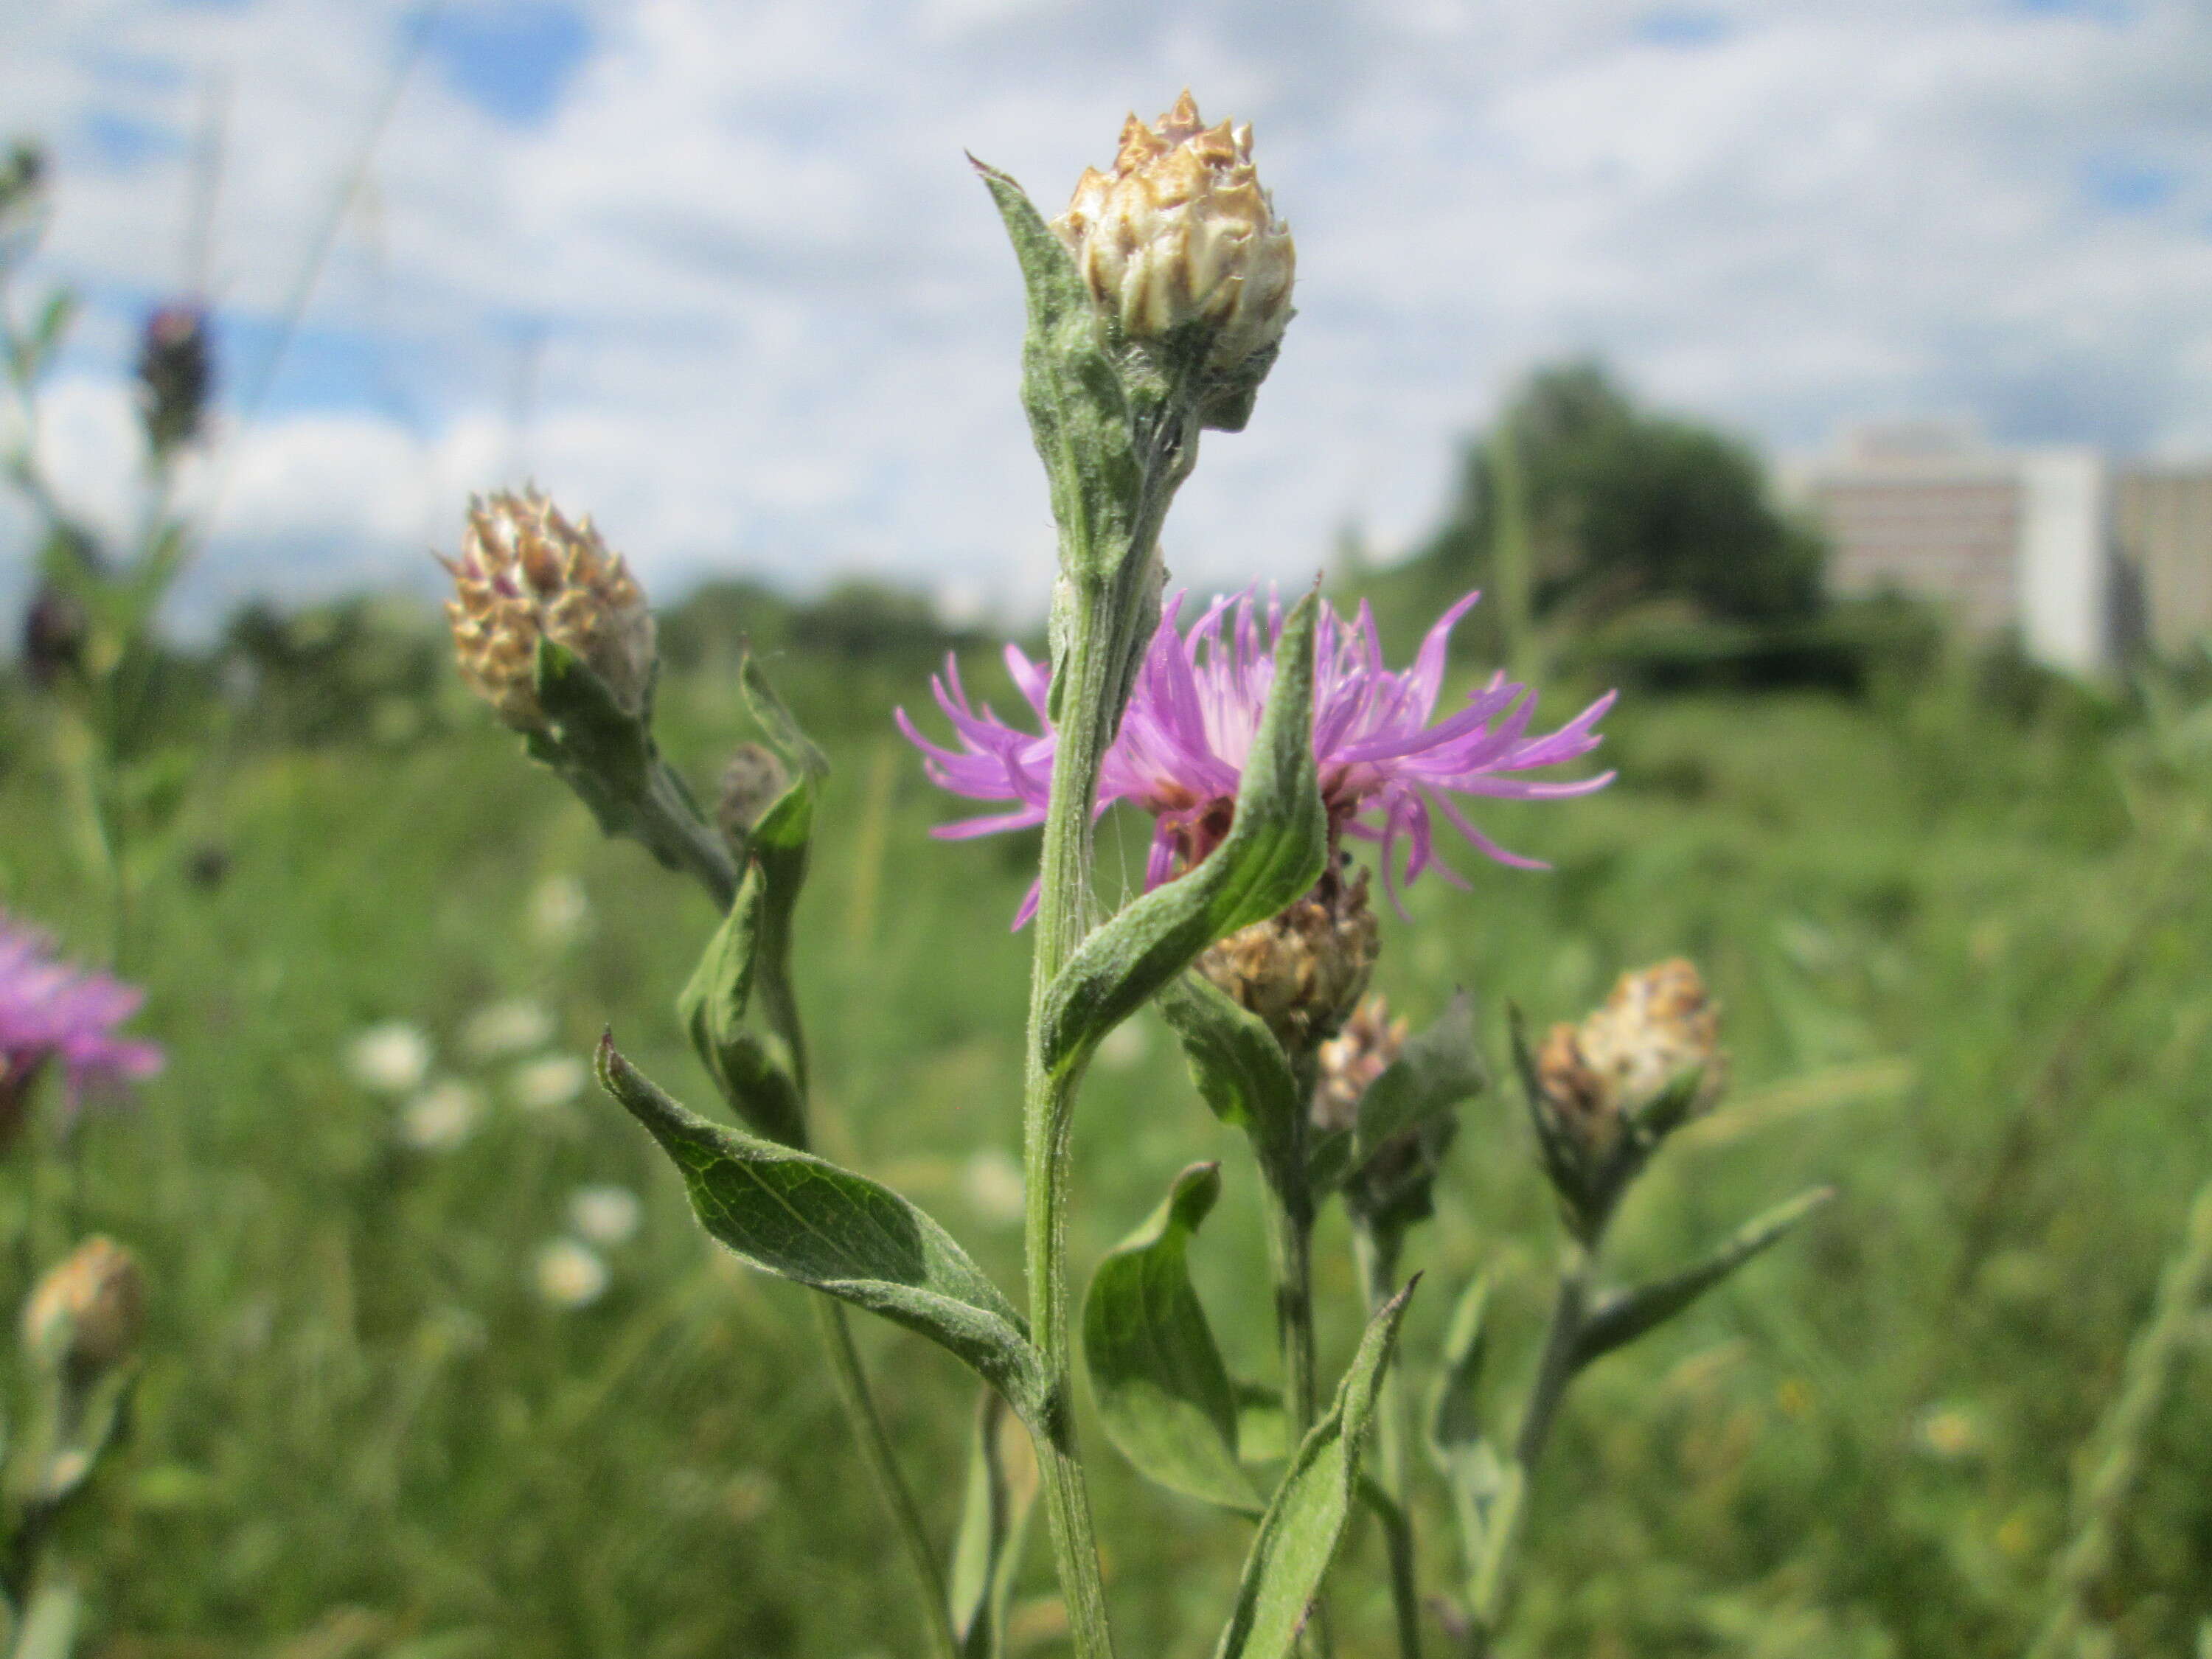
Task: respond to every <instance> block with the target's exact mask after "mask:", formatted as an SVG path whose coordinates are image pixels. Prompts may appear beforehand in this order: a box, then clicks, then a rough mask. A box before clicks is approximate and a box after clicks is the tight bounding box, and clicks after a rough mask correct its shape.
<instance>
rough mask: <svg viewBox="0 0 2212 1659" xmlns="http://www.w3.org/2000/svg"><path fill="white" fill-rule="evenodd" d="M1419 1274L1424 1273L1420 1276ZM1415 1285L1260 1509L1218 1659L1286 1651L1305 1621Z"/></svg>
mask: <svg viewBox="0 0 2212 1659" xmlns="http://www.w3.org/2000/svg"><path fill="white" fill-rule="evenodd" d="M1416 1282H1418V1281H1416ZM1412 1294H1413V1285H1410V1284H1409V1285H1407V1286H1406V1288H1405V1289H1404V1290H1402V1291H1399V1292H1398V1294H1397V1295H1396V1296H1395V1297H1392V1298H1391V1299H1390V1300H1389V1303H1387V1304H1384V1306H1383V1308H1382V1310H1380V1311H1379V1312H1377V1313H1376V1316H1375V1317H1374V1319H1373V1320H1372V1321H1371V1322H1370V1323H1369V1325H1368V1327H1367V1334H1366V1335H1365V1336H1364V1337H1362V1338H1361V1339H1360V1342H1359V1352H1358V1353H1357V1354H1356V1355H1355V1356H1353V1358H1352V1369H1351V1370H1348V1371H1346V1373H1345V1374H1344V1381H1343V1382H1342V1383H1340V1385H1339V1386H1338V1388H1337V1391H1336V1404H1335V1406H1334V1407H1333V1408H1332V1409H1331V1410H1330V1412H1329V1413H1328V1416H1327V1417H1324V1418H1323V1419H1322V1420H1321V1421H1320V1422H1318V1423H1316V1424H1315V1425H1314V1428H1313V1432H1312V1433H1310V1434H1309V1435H1308V1436H1306V1437H1305V1440H1304V1443H1302V1444H1300V1446H1299V1447H1298V1449H1297V1455H1296V1456H1294V1457H1293V1458H1292V1459H1291V1466H1290V1468H1289V1469H1288V1470H1286V1471H1285V1474H1284V1475H1283V1482H1282V1485H1280V1486H1278V1487H1277V1488H1276V1489H1275V1496H1274V1498H1273V1500H1272V1501H1271V1502H1270V1503H1269V1504H1268V1505H1267V1514H1266V1515H1265V1516H1261V1521H1260V1529H1259V1531H1258V1533H1257V1534H1255V1536H1254V1537H1253V1540H1252V1551H1251V1553H1250V1554H1249V1555H1248V1556H1247V1557H1246V1558H1245V1560H1244V1577H1243V1582H1242V1583H1239V1584H1238V1585H1237V1602H1236V1606H1235V1607H1234V1609H1233V1610H1232V1611H1231V1613H1230V1616H1229V1624H1228V1627H1227V1628H1226V1629H1225V1630H1224V1631H1223V1632H1222V1633H1221V1644H1220V1645H1219V1646H1218V1648H1216V1649H1215V1650H1214V1654H1215V1659H1284V1656H1285V1655H1287V1654H1288V1653H1289V1652H1290V1651H1291V1647H1292V1646H1293V1645H1294V1644H1296V1643H1297V1639H1298V1632H1300V1631H1301V1630H1303V1629H1304V1627H1305V1622H1306V1616H1307V1613H1308V1611H1309V1610H1310V1608H1311V1607H1312V1605H1313V1600H1314V1597H1315V1596H1316V1595H1317V1594H1319V1592H1320V1590H1321V1582H1322V1577H1323V1575H1324V1574H1326V1573H1327V1572H1328V1564H1329V1559H1330V1558H1331V1557H1332V1556H1334V1554H1335V1553H1336V1545H1337V1540H1338V1539H1339V1538H1340V1537H1341V1536H1342V1535H1343V1533H1344V1526H1345V1522H1346V1520H1348V1519H1349V1518H1350V1516H1351V1514H1352V1505H1353V1504H1354V1503H1355V1502H1357V1501H1358V1491H1359V1458H1360V1454H1361V1452H1362V1451H1363V1450H1364V1449H1365V1446H1366V1443H1367V1433H1368V1430H1369V1428H1370V1425H1371V1424H1372V1421H1373V1418H1374V1413H1375V1397H1376V1392H1377V1391H1378V1390H1379V1389H1381V1388H1382V1385H1383V1371H1384V1370H1385V1368H1386V1367H1387V1366H1388V1365H1389V1360H1390V1351H1391V1348H1392V1347H1393V1346H1394V1345H1395V1343H1396V1341H1397V1338H1398V1325H1399V1322H1400V1321H1401V1319H1403V1318H1404V1316H1405V1312H1406V1298H1407V1297H1409V1296H1411V1295H1412Z"/></svg>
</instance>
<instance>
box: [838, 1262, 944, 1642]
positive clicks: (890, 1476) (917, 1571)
mask: <svg viewBox="0 0 2212 1659" xmlns="http://www.w3.org/2000/svg"><path fill="white" fill-rule="evenodd" d="M810 1300H811V1301H812V1303H813V1304H814V1320H815V1324H816V1326H817V1328H818V1329H819V1330H820V1331H821V1334H822V1346H823V1350H824V1351H825V1352H827V1353H828V1354H829V1369H830V1370H831V1371H833V1372H834V1373H835V1374H836V1378H837V1397H838V1398H839V1399H840V1400H841V1401H843V1402H844V1407H845V1415H846V1417H847V1418H848V1419H849V1420H850V1422H851V1424H852V1428H853V1441H854V1445H855V1446H857V1447H858V1448H859V1449H860V1461H861V1462H863V1463H866V1465H867V1466H868V1474H870V1475H871V1476H872V1478H873V1479H874V1480H875V1483H876V1490H877V1492H878V1493H879V1494H881V1496H882V1498H883V1500H884V1508H885V1509H886V1510H890V1516H891V1525H892V1528H893V1529H894V1530H895V1531H896V1533H897V1534H898V1540H899V1547H900V1548H901V1549H902V1551H903V1552H904V1553H905V1555H906V1560H907V1565H908V1568H909V1569H910V1570H911V1571H912V1572H913V1574H914V1580H915V1591H916V1593H917V1594H918V1595H920V1596H921V1605H922V1621H923V1625H924V1627H925V1630H926V1633H927V1638H928V1643H929V1652H930V1653H931V1654H932V1655H933V1656H935V1659H960V1644H959V1642H958V1641H957V1638H955V1637H954V1636H953V1633H952V1612H951V1605H950V1602H949V1601H948V1599H947V1597H946V1594H945V1571H944V1568H943V1566H942V1565H940V1564H939V1561H938V1559H937V1551H936V1550H935V1548H934V1547H932V1545H931V1544H930V1541H929V1531H928V1528H927V1527H926V1526H925V1525H924V1524H923V1522H922V1518H921V1509H920V1508H919V1507H918V1506H917V1505H916V1504H915V1499H914V1493H913V1492H912V1490H911V1489H910V1488H909V1487H908V1486H907V1484H906V1478H905V1477H904V1476H903V1475H902V1474H900V1473H899V1467H898V1458H897V1456H896V1454H895V1453H894V1452H893V1451H892V1449H891V1442H890V1435H889V1434H888V1433H887V1432H886V1431H884V1419H883V1416H882V1413H880V1412H878V1410H877V1408H876V1401H875V1396H874V1395H872V1393H871V1392H870V1391H869V1389H868V1376H867V1373H866V1371H864V1370H862V1369H861V1368H860V1352H859V1350H858V1349H856V1348H855V1347H854V1346H853V1328H852V1323H851V1322H850V1320H849V1319H848V1317H847V1316H846V1312H845V1304H843V1303H842V1302H840V1301H838V1300H837V1299H836V1297H829V1296H823V1295H818V1294H817V1295H816V1296H814V1297H811V1298H810Z"/></svg>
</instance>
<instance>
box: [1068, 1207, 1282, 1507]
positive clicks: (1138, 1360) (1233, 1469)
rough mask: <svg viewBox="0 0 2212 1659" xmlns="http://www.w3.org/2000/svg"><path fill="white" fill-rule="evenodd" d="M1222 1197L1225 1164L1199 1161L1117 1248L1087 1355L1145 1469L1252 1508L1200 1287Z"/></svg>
mask: <svg viewBox="0 0 2212 1659" xmlns="http://www.w3.org/2000/svg"><path fill="white" fill-rule="evenodd" d="M1220 1196H1221V1166H1220V1165H1219V1164H1192V1165H1191V1166H1190V1167H1189V1168H1188V1169H1187V1170H1184V1171H1183V1172H1182V1174H1181V1175H1179V1176H1176V1182H1175V1187H1174V1189H1173V1190H1172V1191H1170V1193H1169V1194H1168V1196H1167V1199H1166V1201H1165V1202H1164V1203H1163V1204H1161V1206H1160V1207H1159V1208H1158V1209H1157V1210H1155V1211H1154V1212H1152V1215H1151V1216H1150V1217H1149V1218H1147V1219H1146V1222H1145V1224H1144V1225H1142V1226H1140V1227H1139V1228H1138V1229H1137V1230H1136V1231H1134V1232H1133V1233H1131V1234H1130V1235H1129V1236H1128V1237H1127V1238H1125V1239H1123V1240H1122V1241H1121V1243H1119V1244H1117V1245H1116V1246H1115V1248H1114V1249H1112V1250H1110V1251H1109V1252H1108V1253H1107V1255H1106V1257H1105V1259H1104V1260H1103V1261H1101V1262H1099V1264H1098V1270H1097V1273H1094V1274H1093V1275H1092V1276H1091V1289H1090V1291H1089V1293H1088V1294H1086V1295H1085V1297H1084V1298H1083V1358H1084V1364H1085V1369H1086V1370H1088V1371H1089V1373H1090V1376H1091V1397H1092V1398H1093V1399H1094V1400H1095V1401H1097V1406H1098V1420H1099V1422H1100V1424H1101V1425H1102V1426H1103V1427H1104V1429H1105V1431H1106V1437H1107V1438H1108V1439H1109V1440H1110V1441H1112V1442H1113V1443H1114V1446H1115V1450H1117V1451H1119V1452H1120V1453H1121V1455H1122V1456H1124V1457H1126V1458H1127V1459H1128V1460H1129V1462H1132V1463H1133V1464H1135V1465H1136V1467H1137V1471H1138V1473H1139V1474H1142V1475H1144V1476H1145V1477H1146V1479H1147V1480H1153V1481H1156V1482H1158V1484H1159V1485H1161V1486H1165V1487H1167V1488H1168V1489H1169V1490H1170V1492H1182V1493H1183V1494H1184V1495H1185V1496H1186V1497H1190V1498H1203V1499H1204V1500H1205V1501H1206V1502H1207V1503H1209V1504H1220V1505H1221V1506H1222V1507H1223V1508H1225V1509H1231V1510H1239V1511H1242V1512H1243V1513H1245V1514H1249V1515H1257V1514H1258V1513H1259V1512H1260V1500H1259V1498H1258V1495H1257V1494H1256V1493H1255V1492H1253V1490H1252V1483H1251V1480H1249V1477H1247V1475H1246V1474H1245V1473H1244V1469H1243V1465H1242V1464H1240V1463H1239V1462H1237V1396H1236V1392H1235V1390H1234V1389H1232V1388H1231V1385H1230V1382H1229V1372H1228V1369H1227V1368H1226V1367H1225V1366H1224V1365H1223V1364H1222V1363H1221V1351H1220V1349H1219V1348H1218V1347H1217V1346H1214V1340H1213V1331H1212V1328H1211V1327H1210V1326H1208V1325H1207V1323H1206V1310H1205V1308H1204V1307H1203V1306H1202V1305H1200V1302H1199V1299H1198V1292H1197V1291H1195V1290H1194V1289H1193V1288H1192V1287H1191V1282H1190V1272H1189V1267H1188V1261H1187V1260H1186V1256H1187V1253H1188V1248H1189V1244H1190V1239H1191V1235H1192V1234H1193V1233H1194V1232H1196V1231H1198V1228H1199V1226H1200V1224H1201V1223H1202V1222H1203V1221H1204V1220H1205V1219H1206V1216H1207V1214H1208V1213H1209V1212H1211V1211H1212V1208H1213V1206H1214V1203H1215V1201H1216V1200H1218V1198H1219V1197H1220Z"/></svg>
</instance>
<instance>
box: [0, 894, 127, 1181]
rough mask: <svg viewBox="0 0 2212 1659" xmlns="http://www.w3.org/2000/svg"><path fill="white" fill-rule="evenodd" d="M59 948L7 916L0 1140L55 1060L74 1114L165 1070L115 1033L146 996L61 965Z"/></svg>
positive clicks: (1, 960) (3, 925)
mask: <svg viewBox="0 0 2212 1659" xmlns="http://www.w3.org/2000/svg"><path fill="white" fill-rule="evenodd" d="M53 948H54V942H53V940H52V939H50V938H48V937H47V936H46V934H44V933H40V932H39V931H38V930H37V929H35V928H31V927H23V926H21V925H20V924H18V923H16V922H15V921H10V920H9V917H8V916H7V915H6V914H5V913H4V912H0V1140H4V1139H7V1138H9V1136H10V1135H11V1134H12V1132H13V1131H14V1130H15V1128H17V1127H20V1124H21V1115H22V1111H23V1108H24V1105H25V1103H26V1102H27V1100H28V1098H29V1093H30V1086H31V1085H32V1083H33V1081H35V1080H36V1079H37V1078H38V1076H39V1074H40V1073H41V1072H42V1071H44V1070H45V1069H46V1065H47V1063H48V1062H49V1061H54V1062H57V1063H58V1064H59V1065H60V1066H61V1068H62V1079H63V1087H64V1091H66V1099H67V1105H68V1109H69V1110H70V1111H72V1112H74V1111H75V1110H76V1109H77V1107H78V1106H79V1105H80V1104H81V1103H82V1101H83V1098H84V1096H85V1094H86V1092H87V1091H88V1090H92V1089H95V1088H115V1087H119V1086H120V1085H123V1084H125V1083H127V1082H129V1081H131V1079H137V1078H143V1077H149V1076H151V1075H152V1074H153V1073H155V1072H157V1071H159V1070H161V1050H160V1049H159V1048H155V1046H154V1045H153V1044H152V1043H150V1042H131V1041H129V1040H128V1039H125V1038H123V1037H118V1036H116V1035H115V1028H116V1027H117V1026H118V1025H120V1024H122V1023H123V1022H124V1021H125V1020H126V1019H128V1018H131V1015H132V1014H134V1013H136V1012H137V1011H138V1005H139V1004H140V1003H141V1002H143V1001H144V1000H145V998H146V994H145V993H144V992H143V991H141V990H139V989H137V987H135V986H130V985H125V984H124V983H123V982H122V981H119V980H115V979H111V978H110V977H108V975H106V974H101V973H95V972H93V971H91V970H89V969H82V968H77V967H75V966H73V965H71V964H70V963H66V962H61V961H58V960H57V959H56V958H55V957H54V955H53Z"/></svg>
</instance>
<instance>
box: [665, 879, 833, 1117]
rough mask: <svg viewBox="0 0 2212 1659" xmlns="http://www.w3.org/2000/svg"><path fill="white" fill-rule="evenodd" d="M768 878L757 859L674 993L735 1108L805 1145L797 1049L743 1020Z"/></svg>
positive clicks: (681, 1014)
mask: <svg viewBox="0 0 2212 1659" xmlns="http://www.w3.org/2000/svg"><path fill="white" fill-rule="evenodd" d="M768 901H769V878H768V875H767V872H765V870H764V869H763V866H762V865H761V863H760V862H759V861H758V860H755V861H754V862H752V863H751V864H750V866H748V867H747V869H746V871H745V874H744V879H743V880H742V881H741V882H739V883H738V897H737V902H735V903H734V904H732V905H731V907H730V914H729V915H726V916H725V917H723V918H722V925H721V926H720V927H717V928H716V929H715V930H714V937H713V938H712V939H708V941H707V949H706V951H704V952H703V953H702V955H701V957H700V958H699V965H698V967H697V968H696V969H694V970H693V971H692V975H691V980H690V983H689V984H688V985H686V986H685V987H684V994H682V995H681V996H679V997H678V999H677V1000H676V1012H677V1014H678V1017H679V1018H681V1019H682V1020H683V1022H684V1030H686V1031H688V1032H690V1036H691V1046H692V1047H693V1048H695V1049H696V1050H697V1051H698V1054H699V1060H700V1062H701V1064H702V1065H704V1066H706V1068H707V1071H708V1075H709V1076H711V1077H712V1078H713V1079H714V1086H715V1087H716V1088H718V1089H719V1090H720V1091H721V1094H722V1098H723V1099H724V1100H726V1101H727V1102H728V1103H730V1108H731V1109H732V1111H734V1112H736V1113H737V1114H738V1116H739V1117H741V1118H743V1119H744V1121H745V1122H746V1123H747V1124H749V1125H750V1126H751V1127H752V1128H754V1129H755V1130H756V1131H757V1132H758V1133H761V1134H763V1135H766V1136H767V1137H768V1138H769V1139H770V1140H774V1141H777V1142H780V1143H781V1144H782V1145H784V1146H805V1144H806V1101H805V1092H804V1091H803V1090H802V1089H801V1087H800V1085H799V1075H798V1070H797V1065H796V1060H797V1056H795V1055H794V1054H793V1053H792V1052H791V1048H790V1045H789V1044H788V1043H787V1042H784V1041H783V1040H782V1038H781V1037H780V1036H773V1035H764V1034H763V1033H761V1032H758V1031H756V1030H752V1029H751V1028H750V1026H748V1025H747V1024H746V1023H745V1011H746V1008H747V1006H748V1005H749V1004H750V1001H751V1000H752V990H753V977H754V967H755V963H756V962H757V956H758V947H759V945H760V940H761V935H762V932H763V913H764V912H765V911H766V910H767V908H768Z"/></svg>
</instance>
